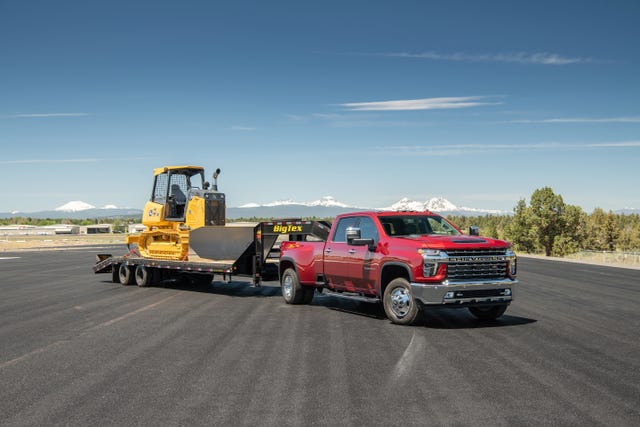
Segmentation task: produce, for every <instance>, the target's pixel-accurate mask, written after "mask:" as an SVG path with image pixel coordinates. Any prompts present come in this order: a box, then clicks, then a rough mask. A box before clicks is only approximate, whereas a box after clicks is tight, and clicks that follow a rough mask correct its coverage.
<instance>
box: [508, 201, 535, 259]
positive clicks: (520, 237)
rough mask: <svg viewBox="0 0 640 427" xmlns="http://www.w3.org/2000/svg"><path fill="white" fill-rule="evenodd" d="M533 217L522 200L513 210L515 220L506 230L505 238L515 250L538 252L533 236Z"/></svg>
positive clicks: (513, 219)
mask: <svg viewBox="0 0 640 427" xmlns="http://www.w3.org/2000/svg"><path fill="white" fill-rule="evenodd" d="M531 221H532V217H531V213H530V209H529V208H528V207H527V202H526V201H525V200H524V199H520V200H519V201H518V204H517V205H516V207H515V208H513V218H512V220H511V222H510V223H509V224H508V225H507V226H506V228H505V237H506V238H507V240H510V241H511V242H512V243H513V246H514V249H516V250H517V251H522V252H536V242H535V239H534V236H533V234H532V228H533V227H532V224H531Z"/></svg>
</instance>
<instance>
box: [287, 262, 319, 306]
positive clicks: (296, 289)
mask: <svg viewBox="0 0 640 427" xmlns="http://www.w3.org/2000/svg"><path fill="white" fill-rule="evenodd" d="M280 287H281V288H282V297H283V298H284V300H285V302H286V303H287V304H304V303H307V304H308V302H306V301H305V295H306V291H307V288H305V287H303V286H302V285H301V284H300V279H299V278H298V273H296V271H295V270H294V269H293V268H287V269H286V270H285V271H284V273H283V274H282V281H281V282H280ZM311 298H313V294H311ZM309 302H311V300H310V299H309Z"/></svg>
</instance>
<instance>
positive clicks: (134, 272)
mask: <svg viewBox="0 0 640 427" xmlns="http://www.w3.org/2000/svg"><path fill="white" fill-rule="evenodd" d="M155 270H156V269H153V268H148V267H145V266H143V265H136V266H129V265H126V264H120V265H119V266H118V269H117V272H118V281H119V282H120V284H122V285H123V286H130V285H133V284H136V285H138V286H140V287H146V286H149V285H151V284H152V283H154V282H155V279H154V278H155V276H156V271H155ZM113 276H114V278H115V271H114V273H113Z"/></svg>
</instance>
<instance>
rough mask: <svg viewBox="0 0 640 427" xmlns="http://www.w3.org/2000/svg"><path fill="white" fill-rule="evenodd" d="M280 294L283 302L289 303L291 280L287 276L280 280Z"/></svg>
mask: <svg viewBox="0 0 640 427" xmlns="http://www.w3.org/2000/svg"><path fill="white" fill-rule="evenodd" d="M282 293H283V294H284V298H285V300H287V301H291V299H292V297H293V279H292V278H291V276H290V275H288V274H286V275H285V276H284V277H283V278H282Z"/></svg>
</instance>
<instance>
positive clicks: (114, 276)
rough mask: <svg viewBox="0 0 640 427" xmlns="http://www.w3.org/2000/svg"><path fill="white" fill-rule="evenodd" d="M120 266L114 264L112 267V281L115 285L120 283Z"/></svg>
mask: <svg viewBox="0 0 640 427" xmlns="http://www.w3.org/2000/svg"><path fill="white" fill-rule="evenodd" d="M119 270H120V264H113V265H112V266H111V281H112V282H113V283H120V272H119Z"/></svg>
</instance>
